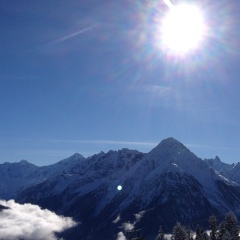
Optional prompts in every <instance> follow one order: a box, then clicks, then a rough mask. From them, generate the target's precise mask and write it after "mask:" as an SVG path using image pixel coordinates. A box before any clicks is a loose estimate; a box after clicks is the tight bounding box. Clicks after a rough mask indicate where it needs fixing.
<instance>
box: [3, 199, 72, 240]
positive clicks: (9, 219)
mask: <svg viewBox="0 0 240 240" xmlns="http://www.w3.org/2000/svg"><path fill="white" fill-rule="evenodd" d="M0 204H1V205H3V206H7V207H9V209H6V210H3V211H0V240H20V239H25V240H33V239H34V240H56V239H57V238H56V237H55V236H54V233H55V232H61V231H63V230H65V229H67V228H71V227H73V226H76V224H77V223H76V222H74V221H73V220H72V219H71V218H67V217H62V216H58V215H56V214H55V213H53V212H51V211H49V210H47V209H41V208H40V207H39V206H37V205H32V204H23V205H21V204H18V203H16V202H15V201H14V200H9V201H4V200H0Z"/></svg>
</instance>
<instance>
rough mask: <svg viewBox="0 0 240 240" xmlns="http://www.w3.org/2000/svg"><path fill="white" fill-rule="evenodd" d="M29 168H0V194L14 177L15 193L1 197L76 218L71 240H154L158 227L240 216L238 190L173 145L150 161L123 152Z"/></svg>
mask: <svg viewBox="0 0 240 240" xmlns="http://www.w3.org/2000/svg"><path fill="white" fill-rule="evenodd" d="M24 164H25V166H26V169H28V170H26V171H25V173H26V174H25V175H22V174H18V171H16V172H14V171H15V170H12V167H11V166H12V165H11V164H9V166H8V168H7V169H9V171H6V166H4V168H3V165H4V164H3V165H0V180H1V183H2V186H4V184H7V182H6V181H7V180H8V179H9V178H10V177H9V175H11V176H14V174H16V175H15V176H16V179H14V178H12V181H11V184H15V187H14V191H12V192H11V193H8V192H7V190H6V188H1V186H0V194H1V191H2V190H4V191H3V192H4V194H5V196H11V197H13V198H15V199H16V200H17V201H18V202H21V203H26V202H31V203H33V204H38V205H40V206H41V207H43V208H48V209H50V210H53V211H55V212H56V213H58V214H63V215H65V216H72V217H74V219H75V220H77V221H78V222H80V223H81V224H79V225H78V226H77V227H75V228H74V229H71V230H68V231H67V232H65V233H64V234H63V235H62V236H64V237H65V238H66V239H71V240H74V239H116V236H117V233H118V232H120V231H123V232H124V229H125V230H126V229H127V228H128V229H130V228H132V227H135V228H141V229H142V232H143V235H145V236H147V237H148V239H154V237H155V236H156V234H157V231H158V228H159V226H160V225H162V226H163V228H164V230H165V231H171V230H172V227H173V226H174V225H175V224H176V221H180V222H181V223H182V224H185V225H187V226H188V225H190V226H191V227H195V226H196V225H197V224H198V223H199V224H201V225H203V226H205V225H206V226H208V217H209V215H211V214H212V213H214V214H216V215H221V214H224V213H226V212H228V211H234V212H235V213H236V214H237V215H238V216H240V214H239V213H238V209H239V207H240V186H239V185H238V184H237V183H233V182H231V180H229V179H227V178H226V177H223V176H222V175H220V174H219V173H218V172H217V171H215V170H214V169H213V168H212V167H211V166H209V164H208V162H206V161H203V160H202V159H200V158H198V157H197V156H196V155H194V154H193V153H192V152H190V150H189V149H187V148H186V147H185V146H184V145H183V144H182V143H180V142H178V141H177V140H175V139H173V138H169V139H165V140H163V141H162V142H161V143H160V144H159V145H158V146H156V147H155V148H154V149H153V150H152V151H150V152H149V153H147V154H143V153H140V152H138V151H133V150H128V149H122V150H120V151H109V152H108V153H103V152H101V153H99V154H97V155H94V156H92V157H90V158H87V159H85V158H83V157H82V156H81V155H80V154H75V155H73V156H72V157H70V158H69V159H65V160H63V161H61V162H59V163H56V164H54V165H51V166H46V167H41V168H38V167H36V166H34V165H33V166H32V165H29V163H27V162H24ZM19 167H20V166H19ZM15 168H16V169H17V168H18V167H16V166H15V167H14V169H15ZM118 185H121V186H122V190H121V191H118V190H117V186H118Z"/></svg>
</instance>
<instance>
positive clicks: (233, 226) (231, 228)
mask: <svg viewBox="0 0 240 240" xmlns="http://www.w3.org/2000/svg"><path fill="white" fill-rule="evenodd" d="M225 228H226V230H227V231H228V232H229V233H230V235H231V239H232V240H237V239H238V235H239V229H238V223H237V219H236V217H235V215H234V214H233V213H228V214H227V215H226V218H225Z"/></svg>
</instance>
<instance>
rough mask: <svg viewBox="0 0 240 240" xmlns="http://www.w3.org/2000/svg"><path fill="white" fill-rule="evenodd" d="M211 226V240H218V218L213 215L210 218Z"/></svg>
mask: <svg viewBox="0 0 240 240" xmlns="http://www.w3.org/2000/svg"><path fill="white" fill-rule="evenodd" d="M208 221H209V224H210V229H211V232H210V239H211V240H217V218H216V217H215V216H214V215H212V216H210V217H209V220H208Z"/></svg>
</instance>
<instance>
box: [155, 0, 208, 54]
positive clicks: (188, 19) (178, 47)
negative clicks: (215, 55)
mask: <svg viewBox="0 0 240 240" xmlns="http://www.w3.org/2000/svg"><path fill="white" fill-rule="evenodd" d="M160 31H161V33H160V35H161V43H162V46H163V47H164V48H165V49H166V50H167V51H170V52H171V53H173V54H180V55H185V54H187V53H189V52H190V51H192V50H195V49H197V48H199V47H200V45H201V42H202V41H203V39H204V35H205V31H206V25H205V23H204V17H203V15H202V13H201V10H200V9H199V8H198V7H197V6H194V5H189V4H182V5H174V6H172V7H171V8H169V11H168V13H167V15H166V16H165V17H164V18H163V20H162V23H161V30H160Z"/></svg>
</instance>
